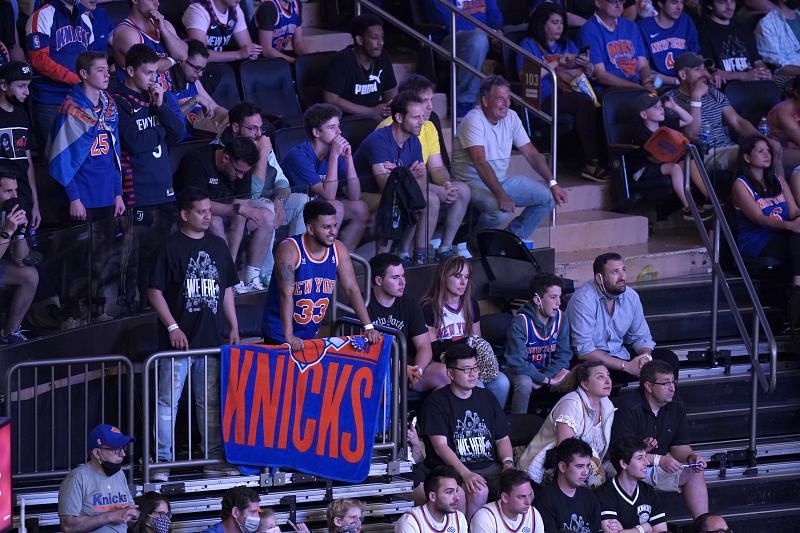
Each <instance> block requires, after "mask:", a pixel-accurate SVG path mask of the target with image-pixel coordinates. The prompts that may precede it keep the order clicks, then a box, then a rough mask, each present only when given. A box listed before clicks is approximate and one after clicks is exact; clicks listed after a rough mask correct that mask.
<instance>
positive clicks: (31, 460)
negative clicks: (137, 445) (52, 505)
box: [5, 355, 134, 482]
mask: <svg viewBox="0 0 800 533" xmlns="http://www.w3.org/2000/svg"><path fill="white" fill-rule="evenodd" d="M5 380H6V381H5V383H6V388H5V401H6V404H5V413H6V416H8V417H10V418H11V423H12V435H14V438H15V446H14V448H15V450H16V451H15V453H14V455H13V458H12V462H13V466H12V478H13V479H14V480H15V481H22V480H30V479H40V478H44V477H51V476H58V475H65V474H67V473H68V472H69V471H70V470H71V469H72V468H74V467H75V466H77V465H79V464H81V463H83V462H85V461H86V455H87V438H88V437H87V435H88V433H89V430H90V429H91V428H92V427H94V426H95V425H97V424H101V423H107V424H113V425H115V426H117V427H119V428H120V429H121V430H122V431H123V432H124V433H127V434H129V435H133V434H134V431H133V426H134V420H133V417H134V409H133V399H134V375H133V364H132V363H131V361H130V359H128V358H127V357H125V356H123V355H103V356H99V357H72V358H62V359H43V360H37V361H25V362H22V363H17V364H15V365H13V366H12V367H11V368H9V369H8V371H7V372H6V375H5ZM79 428H80V430H81V431H77V430H78V429H79ZM45 432H48V433H49V435H48V434H46V433H45ZM81 432H82V434H83V437H82V440H80V441H79V442H80V443H82V446H77V445H75V443H73V440H72V439H73V436H74V435H80V434H81ZM131 446H133V445H131ZM132 466H133V450H132V448H130V447H129V448H128V457H127V465H126V466H125V467H124V468H125V470H126V474H127V476H128V481H129V482H130V481H131V476H132Z"/></svg>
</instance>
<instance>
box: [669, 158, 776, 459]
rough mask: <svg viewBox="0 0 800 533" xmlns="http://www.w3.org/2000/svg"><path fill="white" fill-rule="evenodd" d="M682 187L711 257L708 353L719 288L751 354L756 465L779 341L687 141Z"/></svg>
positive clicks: (713, 337)
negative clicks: (762, 403)
mask: <svg viewBox="0 0 800 533" xmlns="http://www.w3.org/2000/svg"><path fill="white" fill-rule="evenodd" d="M692 162H694V163H695V164H696V166H697V169H698V171H699V174H700V177H701V179H702V180H703V184H704V185H705V188H706V190H707V191H708V196H709V201H710V202H711V205H712V209H713V211H714V229H713V235H712V236H709V234H708V231H706V229H705V226H704V225H703V221H702V220H701V219H700V213H699V211H698V208H697V203H696V202H695V200H694V197H693V196H692V192H691V177H690V176H691V164H692ZM683 190H684V193H685V195H686V201H687V203H688V204H689V209H690V210H691V212H692V215H693V217H694V222H695V225H696V226H697V232H698V233H699V234H700V238H701V239H702V241H703V245H704V246H705V248H706V250H707V251H708V254H709V257H710V258H711V347H710V355H711V357H712V358H714V359H716V355H717V322H718V319H717V313H718V312H719V291H720V289H722V294H723V295H724V296H725V300H726V301H727V302H728V307H729V308H730V312H731V316H732V317H733V320H734V322H735V323H736V328H737V330H738V331H739V335H740V336H741V338H742V341H743V342H744V345H745V347H746V349H747V353H748V355H749V356H750V362H751V364H752V369H751V373H752V390H751V395H752V397H751V401H750V438H749V448H748V451H749V453H750V462H751V464H752V465H755V460H756V437H757V418H758V416H757V415H758V385H759V384H760V385H761V389H762V390H763V391H764V392H765V393H767V394H769V393H772V392H774V391H775V387H776V384H777V368H778V343H777V341H776V340H775V335H774V334H773V333H772V328H771V327H770V325H769V322H768V321H767V316H766V314H765V313H764V307H763V306H762V305H761V300H760V299H759V297H758V292H757V291H756V288H755V286H754V285H753V280H752V279H751V278H750V274H749V273H748V272H747V267H746V266H745V264H744V260H743V259H742V255H741V254H740V253H739V248H738V247H737V246H736V240H735V238H734V236H733V232H732V231H731V228H730V226H729V225H728V221H727V220H726V218H725V213H724V210H723V208H722V205H721V204H720V201H719V198H718V197H717V194H716V192H715V190H714V186H713V183H712V182H711V179H710V178H709V176H708V172H706V168H705V165H704V164H703V158H702V157H700V153H699V152H698V150H697V147H696V146H695V145H693V144H690V145H689V146H688V147H687V149H686V157H685V158H684V176H683ZM720 237H724V239H725V243H726V244H727V246H728V249H729V250H730V253H731V256H732V257H733V262H734V264H735V265H736V270H737V271H738V273H739V275H740V276H741V278H742V283H743V284H744V287H745V291H746V293H747V297H748V299H749V300H750V304H751V305H752V309H753V323H752V325H751V328H752V329H751V331H750V332H748V330H747V325H746V324H745V322H744V318H743V317H742V313H741V312H740V311H739V308H738V306H737V304H736V301H735V299H734V297H733V293H732V291H731V287H730V284H729V283H728V279H727V278H726V276H725V272H724V271H723V270H722V265H721V264H720ZM762 331H763V333H764V337H765V338H766V342H767V346H768V348H769V354H768V355H769V367H768V369H769V370H768V373H769V377H766V376H765V375H764V370H763V369H762V367H761V363H760V361H759V342H760V335H761V332H762Z"/></svg>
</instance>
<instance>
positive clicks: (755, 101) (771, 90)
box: [725, 80, 781, 127]
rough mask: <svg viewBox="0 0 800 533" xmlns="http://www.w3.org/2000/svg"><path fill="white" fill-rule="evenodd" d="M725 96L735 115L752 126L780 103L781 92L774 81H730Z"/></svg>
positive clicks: (756, 124)
mask: <svg viewBox="0 0 800 533" xmlns="http://www.w3.org/2000/svg"><path fill="white" fill-rule="evenodd" d="M725 96H727V97H728V100H730V102H731V107H733V108H734V109H735V110H736V112H737V113H739V114H740V115H742V116H743V117H744V118H746V119H747V120H748V121H749V122H750V123H751V124H753V126H756V127H757V126H758V122H759V121H760V120H761V117H765V116H767V113H769V110H770V109H772V108H773V107H774V106H775V105H776V104H777V103H778V102H780V101H781V90H780V88H778V85H777V84H776V83H775V82H774V81H769V80H761V81H732V82H729V83H728V85H726V86H725Z"/></svg>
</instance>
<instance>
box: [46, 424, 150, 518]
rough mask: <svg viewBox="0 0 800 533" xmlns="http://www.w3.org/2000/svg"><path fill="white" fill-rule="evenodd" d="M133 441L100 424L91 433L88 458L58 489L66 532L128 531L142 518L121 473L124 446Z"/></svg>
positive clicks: (116, 429)
mask: <svg viewBox="0 0 800 533" xmlns="http://www.w3.org/2000/svg"><path fill="white" fill-rule="evenodd" d="M133 440H134V438H133V437H131V436H129V435H124V434H123V433H122V432H121V431H120V430H119V429H118V428H116V427H114V426H111V425H109V424H100V425H99V426H96V427H95V428H94V429H92V431H90V432H89V440H88V442H89V458H88V460H87V461H86V464H82V465H80V466H79V467H77V468H74V469H73V470H72V471H71V472H70V473H69V474H68V475H67V477H66V478H64V481H62V482H61V486H60V487H59V489H58V516H59V518H60V520H61V529H62V530H63V531H67V532H69V531H100V532H103V533H111V532H125V531H127V530H128V525H127V524H128V522H130V521H132V520H136V519H137V518H138V517H139V511H138V510H137V509H136V505H135V504H134V502H133V497H132V496H131V492H130V489H129V488H128V481H127V479H126V478H125V474H124V473H123V472H122V470H121V467H122V462H123V461H124V460H125V447H126V446H128V444H130V443H131V442H132V441H133Z"/></svg>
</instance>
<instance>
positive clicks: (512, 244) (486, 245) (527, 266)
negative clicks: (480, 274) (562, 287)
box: [475, 229, 543, 300]
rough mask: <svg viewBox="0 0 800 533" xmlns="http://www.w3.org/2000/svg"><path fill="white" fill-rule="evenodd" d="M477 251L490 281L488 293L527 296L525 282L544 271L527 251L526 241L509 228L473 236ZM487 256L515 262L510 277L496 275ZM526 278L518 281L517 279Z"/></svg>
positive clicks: (511, 296)
mask: <svg viewBox="0 0 800 533" xmlns="http://www.w3.org/2000/svg"><path fill="white" fill-rule="evenodd" d="M475 242H476V244H477V247H478V253H479V254H480V256H481V265H482V266H483V270H484V272H485V273H486V278H487V279H488V280H489V283H488V287H489V296H492V297H494V298H504V299H515V298H519V299H523V300H527V299H528V296H529V295H528V284H529V281H530V279H531V278H532V277H533V276H534V275H535V274H537V273H539V272H543V269H542V267H541V265H540V264H539V261H537V260H536V257H534V255H533V254H532V253H531V251H530V250H528V247H527V246H525V243H523V242H522V240H520V238H519V237H517V236H516V235H514V234H513V233H511V232H510V231H506V230H501V229H489V230H484V231H481V232H480V233H478V234H477V235H476V236H475ZM490 258H502V261H504V263H505V262H506V260H511V261H512V262H513V264H514V267H515V268H514V269H513V272H515V274H517V273H519V274H523V275H522V276H517V275H515V276H514V278H513V279H508V277H507V276H506V277H505V278H504V276H503V275H502V274H501V275H500V276H498V274H497V272H495V269H494V268H492V262H491V261H490V260H489V259H490ZM495 266H497V264H495ZM521 277H522V278H525V279H524V280H523V281H520V278H521Z"/></svg>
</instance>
